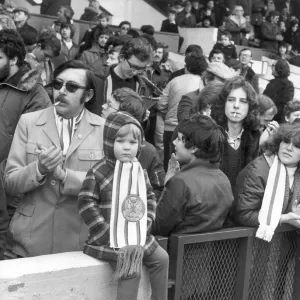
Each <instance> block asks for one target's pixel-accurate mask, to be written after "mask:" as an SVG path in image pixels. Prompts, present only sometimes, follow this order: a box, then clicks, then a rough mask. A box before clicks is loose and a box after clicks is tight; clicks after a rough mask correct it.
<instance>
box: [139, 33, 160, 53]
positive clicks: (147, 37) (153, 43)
mask: <svg viewBox="0 0 300 300" xmlns="http://www.w3.org/2000/svg"><path fill="white" fill-rule="evenodd" d="M141 37H142V38H144V39H145V40H147V41H148V43H149V44H150V45H151V48H152V50H156V48H157V41H156V39H155V38H154V37H153V36H152V35H149V34H146V33H144V34H143V35H141Z"/></svg>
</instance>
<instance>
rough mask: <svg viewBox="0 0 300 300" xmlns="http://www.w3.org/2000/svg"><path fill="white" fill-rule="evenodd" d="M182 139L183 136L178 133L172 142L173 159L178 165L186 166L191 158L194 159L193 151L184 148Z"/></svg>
mask: <svg viewBox="0 0 300 300" xmlns="http://www.w3.org/2000/svg"><path fill="white" fill-rule="evenodd" d="M182 139H183V134H182V133H180V132H178V135H177V138H176V140H174V141H173V144H174V146H175V159H176V160H177V161H178V162H179V163H180V164H188V163H190V162H191V160H192V158H193V157H194V154H193V150H192V149H187V148H186V147H185V144H184V141H183V140H182Z"/></svg>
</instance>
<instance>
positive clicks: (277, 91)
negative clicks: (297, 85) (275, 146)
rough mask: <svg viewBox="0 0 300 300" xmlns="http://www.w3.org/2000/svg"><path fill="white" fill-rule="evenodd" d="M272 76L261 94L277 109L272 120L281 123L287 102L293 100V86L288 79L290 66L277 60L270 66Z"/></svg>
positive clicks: (283, 61)
mask: <svg viewBox="0 0 300 300" xmlns="http://www.w3.org/2000/svg"><path fill="white" fill-rule="evenodd" d="M272 75H273V76H274V77H275V78H274V79H272V80H270V82H269V83H268V85H267V87H266V89H265V90H264V92H263V94H264V95H266V96H268V97H270V98H271V99H272V100H273V101H274V103H275V104H276V106H277V108H278V113H277V114H276V115H275V117H274V120H275V121H277V122H283V121H284V116H283V109H284V106H285V105H286V104H287V102H288V101H291V100H293V98H294V84H293V83H292V82H291V81H290V80H289V79H288V77H289V76H290V66H289V64H288V62H287V61H285V60H283V59H279V60H277V61H276V62H274V63H273V65H272Z"/></svg>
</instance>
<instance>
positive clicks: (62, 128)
mask: <svg viewBox="0 0 300 300" xmlns="http://www.w3.org/2000/svg"><path fill="white" fill-rule="evenodd" d="M84 111H85V109H83V110H82V111H81V113H80V114H79V115H78V116H77V117H75V118H71V119H65V118H63V117H62V116H59V115H58V114H57V113H56V109H55V107H54V114H55V119H56V126H57V130H58V136H59V142H60V146H61V150H62V152H63V155H64V156H66V154H67V152H68V149H69V147H70V144H71V141H72V138H73V136H74V133H75V131H76V129H77V128H78V125H79V123H80V121H81V119H82V117H83V115H84Z"/></svg>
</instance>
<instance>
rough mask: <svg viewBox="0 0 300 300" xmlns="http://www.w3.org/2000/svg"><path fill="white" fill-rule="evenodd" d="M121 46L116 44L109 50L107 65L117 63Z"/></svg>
mask: <svg viewBox="0 0 300 300" xmlns="http://www.w3.org/2000/svg"><path fill="white" fill-rule="evenodd" d="M121 49H122V46H116V47H113V48H111V49H110V50H109V52H108V59H107V61H106V64H107V65H108V66H112V65H117V64H118V63H119V56H120V52H121Z"/></svg>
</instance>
